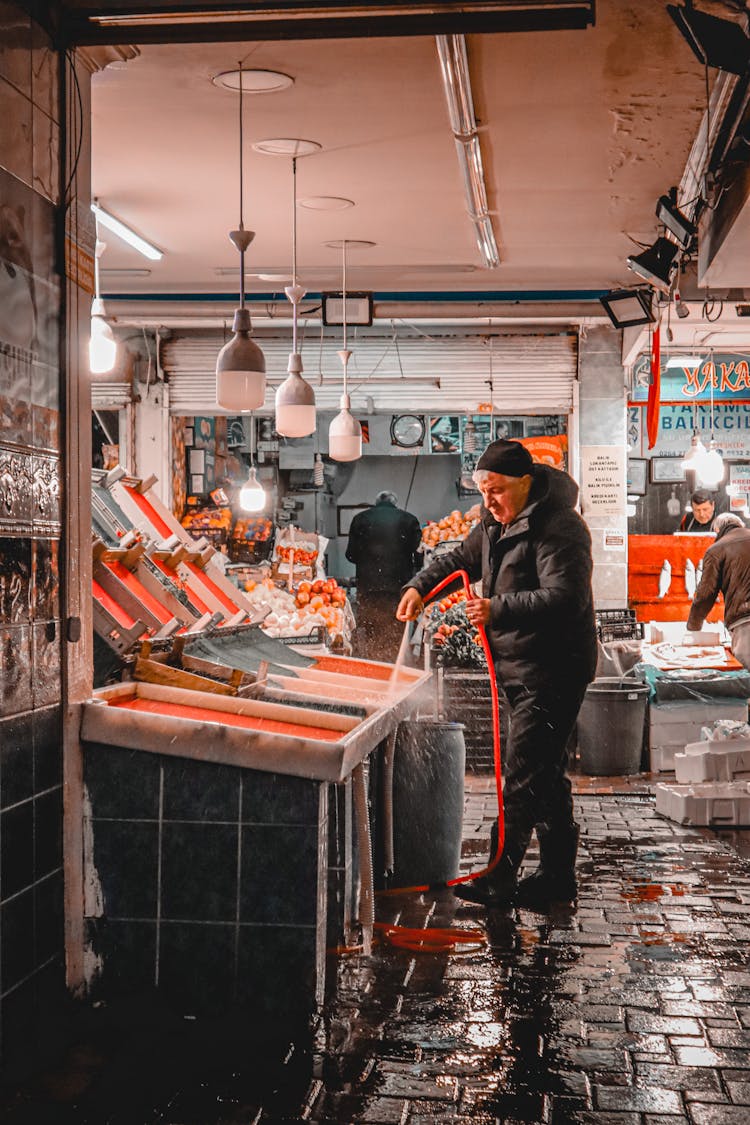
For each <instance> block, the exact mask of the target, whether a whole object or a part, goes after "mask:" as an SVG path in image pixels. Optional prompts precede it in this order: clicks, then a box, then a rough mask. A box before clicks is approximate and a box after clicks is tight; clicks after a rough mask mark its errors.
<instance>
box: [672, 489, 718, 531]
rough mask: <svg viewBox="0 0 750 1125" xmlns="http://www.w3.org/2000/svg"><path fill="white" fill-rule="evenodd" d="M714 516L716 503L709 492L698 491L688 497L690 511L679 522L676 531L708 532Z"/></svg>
mask: <svg viewBox="0 0 750 1125" xmlns="http://www.w3.org/2000/svg"><path fill="white" fill-rule="evenodd" d="M715 514H716V502H715V500H714V498H713V496H712V495H711V493H710V492H702V491H701V490H700V489H699V490H698V491H697V492H694V493H693V495H692V496H691V497H690V511H689V512H685V515H684V516H683V517H682V519H681V520H680V526H679V527H678V528H677V530H678V531H699V532H700V531H703V532H706V531H710V530H711V522H712V520H713V518H714V515H715Z"/></svg>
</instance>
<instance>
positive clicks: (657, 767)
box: [649, 742, 683, 773]
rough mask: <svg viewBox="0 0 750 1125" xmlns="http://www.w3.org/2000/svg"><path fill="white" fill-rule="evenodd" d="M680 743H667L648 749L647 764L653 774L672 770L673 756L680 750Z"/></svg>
mask: <svg viewBox="0 0 750 1125" xmlns="http://www.w3.org/2000/svg"><path fill="white" fill-rule="evenodd" d="M682 748H683V747H682V743H680V742H668V743H666V744H664V743H662V744H660V745H659V746H652V747H651V748H650V749H649V764H650V767H651V771H652V772H653V773H664V772H665V770H673V769H674V759H675V754H679V753H680V751H681V750H682Z"/></svg>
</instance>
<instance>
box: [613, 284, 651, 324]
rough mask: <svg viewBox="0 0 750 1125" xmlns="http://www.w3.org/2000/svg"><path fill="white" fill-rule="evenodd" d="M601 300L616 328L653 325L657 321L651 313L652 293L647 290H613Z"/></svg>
mask: <svg viewBox="0 0 750 1125" xmlns="http://www.w3.org/2000/svg"><path fill="white" fill-rule="evenodd" d="M599 300H600V301H601V303H602V305H603V306H604V311H605V312H606V314H607V316H608V317H609V319H610V320H611V321H612V323H613V324H614V326H615V328H629V327H630V326H631V325H632V324H653V323H654V321H655V319H656V318H655V316H654V314H653V313H652V311H651V293H650V291H649V290H647V289H612V290H611V291H610V292H609V293H605V294H604V296H603V297H600V298H599Z"/></svg>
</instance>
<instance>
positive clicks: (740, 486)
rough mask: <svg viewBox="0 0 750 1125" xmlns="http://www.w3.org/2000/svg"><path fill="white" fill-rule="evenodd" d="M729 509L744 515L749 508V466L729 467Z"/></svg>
mask: <svg viewBox="0 0 750 1125" xmlns="http://www.w3.org/2000/svg"><path fill="white" fill-rule="evenodd" d="M727 492H728V493H729V507H730V509H731V510H732V511H733V512H742V513H746V512H747V510H748V508H749V507H750V465H730V466H729V487H728V489H727Z"/></svg>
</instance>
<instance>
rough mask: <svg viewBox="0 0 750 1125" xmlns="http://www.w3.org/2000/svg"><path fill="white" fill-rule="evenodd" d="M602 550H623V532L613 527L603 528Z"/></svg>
mask: <svg viewBox="0 0 750 1125" xmlns="http://www.w3.org/2000/svg"><path fill="white" fill-rule="evenodd" d="M603 537H604V550H605V551H624V550H625V532H624V531H617V530H615V528H613V527H608V528H605V529H604V536H603Z"/></svg>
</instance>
